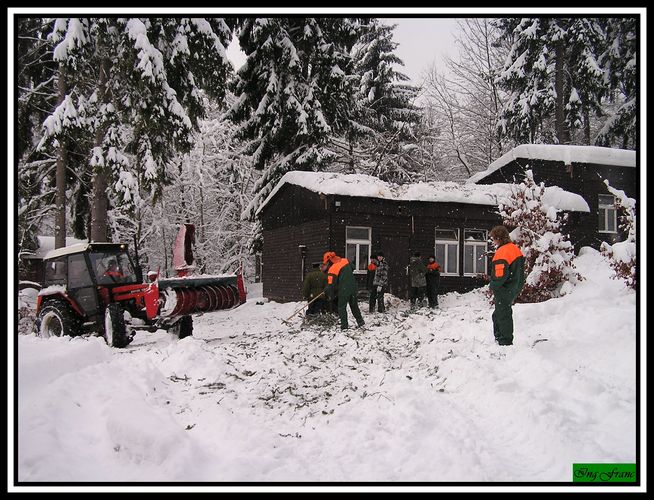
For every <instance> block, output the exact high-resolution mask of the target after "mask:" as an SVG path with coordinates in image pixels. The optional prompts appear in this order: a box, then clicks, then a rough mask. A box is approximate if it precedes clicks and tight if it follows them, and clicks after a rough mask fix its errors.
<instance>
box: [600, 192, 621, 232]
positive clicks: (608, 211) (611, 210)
mask: <svg viewBox="0 0 654 500" xmlns="http://www.w3.org/2000/svg"><path fill="white" fill-rule="evenodd" d="M601 196H611V197H612V198H613V203H612V204H610V205H608V204H606V203H601V202H600V199H601V198H600V197H601ZM600 210H604V229H602V228H601V227H600V226H599V211H600ZM611 215H612V216H613V227H614V228H615V229H614V230H613V231H610V230H608V229H606V228H607V227H609V224H608V222H609V217H610V216H611ZM597 217H598V230H599V232H600V233H603V234H618V209H617V208H616V206H615V196H613V195H612V194H601V195H597Z"/></svg>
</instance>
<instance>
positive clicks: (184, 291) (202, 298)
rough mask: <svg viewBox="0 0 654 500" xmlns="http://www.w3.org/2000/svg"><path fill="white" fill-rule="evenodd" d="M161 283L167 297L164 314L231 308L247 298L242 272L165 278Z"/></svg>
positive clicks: (183, 314) (177, 314)
mask: <svg viewBox="0 0 654 500" xmlns="http://www.w3.org/2000/svg"><path fill="white" fill-rule="evenodd" d="M158 285H159V293H160V296H161V298H162V299H163V301H164V303H163V305H162V307H161V311H160V314H161V316H163V317H174V316H186V315H189V314H199V313H204V312H210V311H218V310H220V309H231V308H232V307H235V306H238V305H240V304H243V303H245V301H246V293H245V287H244V285H243V277H242V275H241V274H237V275H234V276H206V277H203V276H193V277H181V278H164V279H160V280H159V282H158Z"/></svg>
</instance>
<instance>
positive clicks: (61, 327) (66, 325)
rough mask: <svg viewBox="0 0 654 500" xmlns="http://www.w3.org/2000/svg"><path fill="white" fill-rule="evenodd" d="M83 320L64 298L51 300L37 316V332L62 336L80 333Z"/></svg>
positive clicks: (44, 335)
mask: <svg viewBox="0 0 654 500" xmlns="http://www.w3.org/2000/svg"><path fill="white" fill-rule="evenodd" d="M81 325H82V323H81V321H80V318H79V317H78V316H77V314H76V313H75V311H73V310H72V308H71V307H70V306H69V305H68V304H67V303H66V302H64V301H63V300H49V301H48V302H46V304H45V305H44V306H43V307H42V308H41V310H40V311H39V315H38V317H37V318H36V324H35V327H36V333H37V335H39V336H40V337H43V338H48V337H61V336H62V335H70V336H71V337H73V336H75V335H78V334H79V333H80V329H81Z"/></svg>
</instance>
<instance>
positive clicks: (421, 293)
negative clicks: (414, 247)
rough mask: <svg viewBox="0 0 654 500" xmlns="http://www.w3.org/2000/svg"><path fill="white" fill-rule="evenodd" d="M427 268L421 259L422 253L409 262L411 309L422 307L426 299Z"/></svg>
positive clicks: (416, 254)
mask: <svg viewBox="0 0 654 500" xmlns="http://www.w3.org/2000/svg"><path fill="white" fill-rule="evenodd" d="M426 273H427V266H425V264H424V262H422V259H421V258H420V252H416V253H415V254H413V257H411V261H410V262H409V278H410V280H411V294H410V299H411V308H414V307H416V304H417V305H418V307H421V306H422V302H423V300H424V298H425V287H426V286H427V278H426V276H425V275H426Z"/></svg>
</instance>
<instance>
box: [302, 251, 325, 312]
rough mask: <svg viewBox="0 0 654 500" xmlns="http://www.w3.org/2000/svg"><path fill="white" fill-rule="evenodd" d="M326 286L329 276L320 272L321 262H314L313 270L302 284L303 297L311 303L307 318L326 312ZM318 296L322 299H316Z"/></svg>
mask: <svg viewBox="0 0 654 500" xmlns="http://www.w3.org/2000/svg"><path fill="white" fill-rule="evenodd" d="M326 286H327V275H326V274H325V273H324V272H322V271H321V270H320V262H314V264H313V269H312V270H311V272H309V273H307V275H306V276H305V277H304V282H303V283H302V295H303V296H304V298H305V299H306V300H307V301H308V302H310V303H309V305H308V307H307V316H311V315H313V314H320V313H323V312H325V300H324V296H325V294H324V293H323V292H324V290H325V287H326ZM318 296H320V297H319V298H316V297H318ZM314 299H315V300H314ZM312 301H313V302H312Z"/></svg>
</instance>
